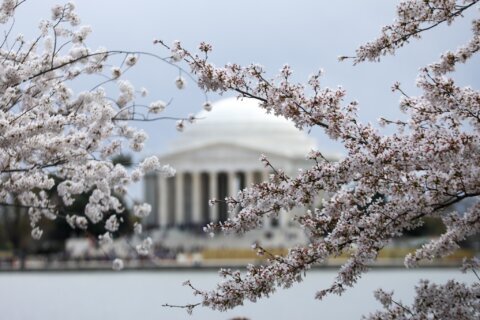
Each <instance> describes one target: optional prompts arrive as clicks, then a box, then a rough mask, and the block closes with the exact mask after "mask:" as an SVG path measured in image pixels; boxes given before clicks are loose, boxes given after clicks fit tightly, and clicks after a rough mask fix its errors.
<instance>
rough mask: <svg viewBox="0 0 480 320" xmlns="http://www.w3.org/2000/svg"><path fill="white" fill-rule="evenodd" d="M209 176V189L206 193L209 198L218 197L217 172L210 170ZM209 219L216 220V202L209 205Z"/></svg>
mask: <svg viewBox="0 0 480 320" xmlns="http://www.w3.org/2000/svg"><path fill="white" fill-rule="evenodd" d="M209 177H210V183H209V187H210V191H209V193H208V194H209V195H210V197H209V200H211V199H213V198H215V199H217V198H218V190H217V189H218V187H217V173H216V172H210V173H209ZM210 220H211V221H212V222H216V221H218V205H217V204H216V205H214V206H211V207H210Z"/></svg>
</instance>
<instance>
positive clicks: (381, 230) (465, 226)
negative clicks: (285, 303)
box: [158, 0, 480, 319]
mask: <svg viewBox="0 0 480 320" xmlns="http://www.w3.org/2000/svg"><path fill="white" fill-rule="evenodd" d="M477 2H478V0H456V1H455V0H406V1H403V2H401V3H400V4H399V5H398V7H397V17H396V20H395V21H394V22H393V23H392V24H391V25H388V26H385V27H383V28H382V30H381V34H380V36H379V37H378V38H377V39H375V40H374V41H371V42H368V43H366V44H365V45H363V46H361V47H359V48H358V50H357V51H356V54H355V55H354V56H351V57H349V56H343V57H340V60H347V61H348V60H350V61H353V63H354V64H359V63H363V62H365V61H374V62H378V61H380V60H381V58H382V57H383V56H385V55H392V54H394V53H395V52H396V50H397V49H399V48H401V47H402V46H404V45H406V44H408V43H409V42H411V41H413V40H415V39H418V38H420V37H421V35H422V33H423V32H426V31H428V30H429V29H432V28H434V27H435V26H437V25H440V24H451V23H453V22H454V21H455V20H456V19H458V18H460V17H461V16H462V14H463V12H465V11H466V10H478V7H476V4H477ZM471 29H472V37H471V40H470V41H469V42H467V43H466V44H465V45H463V46H462V47H460V48H458V49H456V50H452V51H448V52H445V53H444V54H442V55H441V57H440V59H439V60H438V61H436V62H434V63H432V64H430V65H428V66H425V67H424V68H423V69H422V70H421V71H420V73H419V75H418V79H417V86H418V88H420V89H421V92H422V93H421V95H419V96H415V97H414V96H409V95H408V94H407V93H406V92H404V90H402V87H401V85H400V84H399V83H396V84H394V85H393V87H392V90H394V91H398V92H400V93H401V94H402V96H403V98H402V100H401V102H400V108H401V109H402V110H403V112H404V113H405V114H406V116H407V117H408V120H406V121H400V120H391V119H384V118H381V119H380V124H381V125H387V126H392V127H394V129H395V133H393V134H390V135H386V134H382V133H381V131H379V129H377V128H375V127H374V126H372V125H371V124H363V123H361V121H359V119H358V117H357V114H356V113H357V110H358V105H359V103H358V102H356V101H352V102H345V101H344V100H345V95H346V91H345V90H344V89H343V88H341V87H338V88H327V87H322V86H321V84H320V79H321V75H322V72H321V71H319V72H317V73H316V74H314V75H313V76H311V78H310V79H308V81H307V82H306V83H295V82H293V81H292V80H291V78H292V70H291V68H290V67H289V66H288V65H285V66H284V67H283V68H282V69H281V71H280V73H279V75H278V76H276V77H273V78H269V77H268V76H267V72H266V71H265V70H264V68H263V67H262V66H261V65H257V64H252V65H249V66H245V67H244V66H240V65H238V64H227V65H225V66H224V67H217V66H215V65H214V64H212V63H211V62H210V61H209V59H208V54H209V53H210V51H211V50H212V46H211V45H209V44H206V43H202V44H201V45H200V47H199V51H200V52H199V53H198V54H194V53H192V52H190V51H189V50H188V49H186V48H185V47H183V46H182V45H181V44H180V43H179V42H176V43H174V44H173V45H172V46H167V45H166V44H165V43H163V42H162V41H158V42H159V43H160V44H161V45H163V46H165V47H166V48H168V49H169V50H171V53H172V58H173V59H174V60H175V61H178V62H179V63H180V62H181V61H183V63H187V64H188V65H189V66H190V68H191V72H192V73H193V74H195V75H196V76H197V78H198V83H199V85H200V87H201V88H202V89H204V90H206V91H212V92H217V93H225V92H230V91H233V92H237V93H238V95H239V97H248V98H253V99H257V100H259V101H260V102H261V106H262V107H263V108H264V109H266V110H267V111H268V112H271V113H273V114H275V115H281V116H284V117H286V118H288V119H290V120H292V121H293V122H294V123H295V124H296V126H297V127H298V128H299V129H303V130H308V129H310V128H312V127H320V128H322V129H323V130H324V131H325V132H326V134H327V135H328V136H329V137H330V138H331V139H333V140H336V141H339V142H341V143H342V144H343V146H344V147H345V150H346V156H345V157H344V158H343V159H342V160H340V161H338V162H330V161H329V160H327V159H326V157H324V156H323V155H322V154H321V153H320V152H318V151H312V152H311V153H310V154H308V155H307V157H308V158H309V159H312V160H313V161H314V165H313V166H312V167H311V168H309V169H306V170H302V171H299V173H298V175H297V176H288V175H286V174H285V173H284V172H283V171H281V170H279V169H277V168H275V164H274V163H271V162H270V161H269V160H268V159H267V158H265V157H262V158H261V161H262V162H263V163H264V164H265V166H267V167H271V169H272V171H273V172H274V174H272V175H271V176H270V179H269V180H268V181H265V182H262V183H260V184H257V185H254V186H251V187H249V188H246V189H244V190H243V191H241V192H239V193H238V194H237V195H236V196H234V197H229V198H226V199H225V201H226V202H227V203H228V205H229V208H230V212H231V214H232V216H233V217H232V218H230V219H228V220H227V221H225V222H220V223H217V224H214V223H211V224H209V225H208V226H207V227H206V232H211V233H215V232H219V231H220V232H224V233H244V232H246V231H248V230H251V229H255V228H258V227H260V226H261V224H262V221H264V217H265V216H268V217H275V216H277V214H278V213H279V212H280V211H281V210H286V211H289V210H291V209H293V208H294V207H298V206H305V207H308V206H309V205H310V204H311V203H312V200H313V199H314V198H315V196H316V195H317V194H318V193H319V192H326V193H327V194H330V195H331V196H330V197H329V198H328V199H326V200H325V201H324V203H323V205H322V207H321V208H317V209H315V210H312V211H308V212H307V213H306V214H305V215H299V216H295V217H293V218H294V219H295V220H296V221H297V222H298V223H299V224H300V225H301V226H302V227H303V228H304V229H305V231H306V232H307V233H308V234H309V236H310V239H311V242H310V243H309V244H308V245H305V246H297V247H294V248H290V249H289V252H288V254H287V255H285V256H278V255H270V254H269V253H268V252H267V251H266V250H265V249H264V248H261V247H258V246H255V247H254V250H256V251H257V252H258V254H259V255H267V256H268V263H266V264H263V265H248V266H247V270H246V272H244V273H242V272H240V271H232V270H230V269H222V270H221V271H220V276H221V278H222V281H221V282H220V283H219V284H218V286H217V288H216V289H215V290H212V291H204V290H201V289H198V288H196V287H195V286H194V285H193V284H191V283H190V282H188V281H187V282H186V283H185V284H186V285H188V286H190V287H191V288H192V290H193V292H194V294H195V295H198V296H199V297H200V298H201V302H199V303H194V304H190V305H186V306H184V307H186V308H187V309H188V311H190V312H191V311H192V310H193V308H194V307H196V306H197V305H203V306H206V307H210V308H212V309H217V310H227V309H230V308H234V307H235V306H238V305H242V304H243V303H244V301H245V300H250V301H253V302H255V301H257V300H258V299H259V298H262V297H268V296H269V295H270V294H272V293H273V292H274V291H275V290H276V289H277V288H288V287H290V286H292V285H294V284H295V283H297V282H299V281H302V279H303V278H304V274H305V272H307V271H308V269H310V268H311V267H312V266H313V265H314V264H317V263H321V262H322V261H325V260H326V259H327V258H329V257H335V256H338V255H341V254H343V253H347V254H348V255H349V259H348V261H347V262H346V263H345V264H344V265H343V266H342V267H341V268H340V270H339V271H338V275H337V277H336V280H335V281H334V283H332V284H331V285H329V286H325V287H324V288H321V290H320V291H318V293H317V294H316V298H317V299H322V298H323V297H325V296H326V295H328V294H338V295H341V294H342V293H344V292H345V291H346V290H347V289H348V288H349V287H352V286H354V285H355V283H356V282H357V280H358V279H359V278H360V277H361V275H362V274H363V273H364V272H366V271H367V270H368V266H369V264H371V263H373V262H374V261H375V259H376V257H377V256H378V253H379V251H380V250H381V249H382V248H384V247H385V246H386V245H387V244H388V243H389V241H391V239H393V238H396V237H399V236H401V235H402V234H403V233H404V232H405V231H407V230H411V229H414V228H417V227H419V226H420V225H421V224H422V220H423V219H424V218H427V217H434V218H441V219H442V220H443V223H444V225H445V228H446V231H445V233H443V234H442V235H441V236H440V237H439V238H438V239H435V240H432V241H431V242H430V243H428V244H426V245H424V246H422V247H421V248H418V249H417V250H416V251H415V252H414V253H412V254H409V255H407V256H406V258H405V265H406V267H408V268H411V267H415V266H417V265H418V264H419V263H420V262H421V261H424V260H433V259H436V258H439V257H444V256H447V255H449V254H451V253H452V252H454V251H455V250H457V249H458V248H459V242H460V241H462V240H464V239H465V238H466V237H468V236H471V235H475V234H477V233H478V232H479V230H480V202H479V201H478V196H479V195H480V167H479V163H480V162H479V159H480V151H479V150H480V140H479V132H480V94H479V92H478V91H477V90H475V89H473V88H471V87H461V86H459V85H457V84H456V82H455V81H454V79H453V78H452V76H451V74H452V72H454V71H455V67H456V66H457V65H458V64H463V63H467V62H468V60H469V59H470V58H471V57H472V56H474V55H475V54H476V53H478V51H479V49H480V20H479V19H475V20H473V21H472V28H471ZM379 195H381V196H379ZM467 199H470V205H469V207H468V209H467V211H466V212H464V213H459V212H456V211H454V210H453V209H452V205H454V204H456V203H459V202H461V201H464V200H467ZM220 201H223V199H222V200H220ZM239 208H240V210H239ZM478 267H479V265H478V260H475V259H473V260H466V261H465V264H464V268H465V269H468V270H471V271H473V272H475V269H476V268H478ZM475 275H476V273H475ZM477 278H478V277H477ZM479 281H480V279H479ZM416 292H417V296H416V298H415V301H414V303H413V305H412V306H406V305H404V304H402V303H401V302H399V301H396V300H394V296H393V294H392V293H390V292H387V291H382V290H378V291H377V292H376V293H375V296H376V297H377V299H378V300H379V301H380V302H381V303H382V304H383V306H384V307H385V310H384V311H381V312H378V313H375V314H371V315H370V316H369V317H368V318H370V319H434V318H435V319H478V317H479V316H480V299H479V296H480V282H475V283H474V284H472V285H466V284H463V283H459V282H456V281H454V280H451V281H449V282H447V283H446V284H433V283H429V282H427V281H422V282H420V283H419V285H418V286H417V288H416Z"/></svg>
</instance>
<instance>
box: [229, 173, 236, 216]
mask: <svg viewBox="0 0 480 320" xmlns="http://www.w3.org/2000/svg"><path fill="white" fill-rule="evenodd" d="M227 179H228V181H227V185H228V195H229V196H231V197H236V196H237V193H238V183H237V182H238V180H237V177H236V174H235V172H234V171H231V172H228V174H227ZM233 216H234V212H229V213H228V217H229V218H232V217H233Z"/></svg>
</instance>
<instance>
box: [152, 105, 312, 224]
mask: <svg viewBox="0 0 480 320" xmlns="http://www.w3.org/2000/svg"><path fill="white" fill-rule="evenodd" d="M196 118H197V119H198V120H197V121H196V122H195V123H194V124H191V125H186V127H185V129H184V132H182V133H179V135H178V138H177V139H176V140H174V141H173V143H172V144H171V146H170V149H169V150H168V151H167V152H166V153H164V154H162V155H161V156H160V161H161V162H162V163H168V164H170V165H172V166H173V167H174V168H175V169H176V172H177V173H176V175H175V176H174V177H171V178H164V177H158V176H155V175H150V176H148V177H146V201H147V202H148V203H150V204H151V205H152V213H151V214H150V216H149V220H148V222H147V224H148V225H150V226H155V227H159V228H160V229H172V228H177V229H183V230H186V229H193V230H200V228H201V227H203V226H205V225H206V224H207V223H208V222H210V221H223V220H226V219H227V218H228V211H227V206H226V205H225V204H223V203H221V204H217V205H215V206H209V204H208V200H209V199H212V198H215V199H224V198H225V197H226V196H228V195H234V194H236V193H237V192H238V191H239V190H241V189H243V188H245V187H246V186H250V185H251V184H252V183H257V182H261V181H263V180H266V179H267V177H268V174H269V170H268V168H265V167H264V166H263V165H262V163H261V162H260V160H259V158H260V155H261V154H265V155H266V156H267V157H268V159H269V160H270V161H271V163H272V164H273V165H274V166H275V167H276V168H281V169H283V170H284V171H285V172H287V173H289V174H294V175H295V174H296V172H297V170H298V169H299V168H305V167H308V166H310V165H311V164H312V163H311V162H310V161H308V160H306V158H305V155H306V154H307V153H308V152H309V151H310V150H311V149H312V148H315V146H316V145H315V141H314V140H313V139H312V138H311V137H309V136H308V135H307V134H306V133H305V132H302V131H300V130H298V129H297V128H296V127H295V126H294V124H293V123H292V122H291V121H288V120H286V119H285V118H282V117H277V116H274V115H272V114H267V113H266V112H265V110H264V109H261V108H260V107H259V106H258V102H257V101H256V100H253V99H246V98H244V99H237V98H228V99H224V100H221V101H218V102H217V103H214V104H213V107H212V110H211V111H210V112H207V111H201V112H200V113H199V114H197V115H196ZM289 221H291V216H290V218H288V216H287V215H286V214H282V215H280V217H279V219H270V220H268V221H265V224H264V228H266V229H274V228H285V227H288V225H289Z"/></svg>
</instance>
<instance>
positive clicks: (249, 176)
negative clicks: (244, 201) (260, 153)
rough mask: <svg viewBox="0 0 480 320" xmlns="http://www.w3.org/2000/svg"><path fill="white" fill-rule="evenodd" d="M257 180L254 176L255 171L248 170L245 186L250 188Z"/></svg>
mask: <svg viewBox="0 0 480 320" xmlns="http://www.w3.org/2000/svg"><path fill="white" fill-rule="evenodd" d="M254 182H255V180H254V177H253V171H246V172H245V187H247V188H250V187H251V186H252V184H253V183H254Z"/></svg>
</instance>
